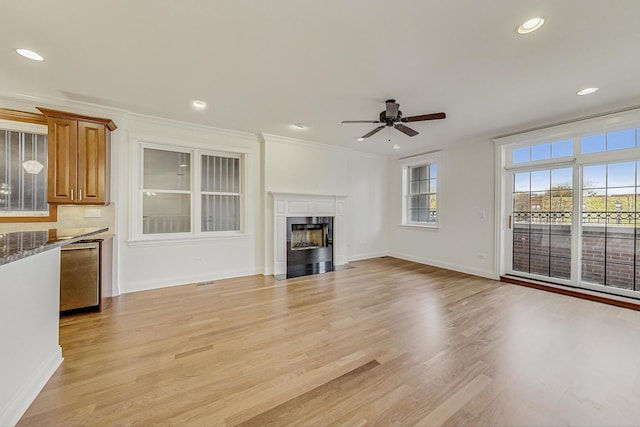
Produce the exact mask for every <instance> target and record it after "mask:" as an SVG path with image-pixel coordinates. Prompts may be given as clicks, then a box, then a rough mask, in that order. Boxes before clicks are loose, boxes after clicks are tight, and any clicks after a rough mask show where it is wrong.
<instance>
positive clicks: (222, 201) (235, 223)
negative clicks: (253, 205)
mask: <svg viewBox="0 0 640 427" xmlns="http://www.w3.org/2000/svg"><path fill="white" fill-rule="evenodd" d="M238 230H240V196H221V195H203V196H202V231H238Z"/></svg>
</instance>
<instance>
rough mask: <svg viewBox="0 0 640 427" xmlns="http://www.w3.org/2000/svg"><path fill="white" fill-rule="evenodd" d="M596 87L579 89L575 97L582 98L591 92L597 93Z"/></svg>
mask: <svg viewBox="0 0 640 427" xmlns="http://www.w3.org/2000/svg"><path fill="white" fill-rule="evenodd" d="M598 89H600V88H598V87H586V88H584V89H580V90H579V91H577V92H576V95H578V96H584V95H591V94H592V93H593V92H595V91H597V90H598Z"/></svg>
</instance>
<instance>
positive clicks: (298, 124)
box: [293, 123, 307, 129]
mask: <svg viewBox="0 0 640 427" xmlns="http://www.w3.org/2000/svg"><path fill="white" fill-rule="evenodd" d="M293 127H294V128H296V129H306V128H307V127H306V126H305V125H303V124H302V123H294V124H293Z"/></svg>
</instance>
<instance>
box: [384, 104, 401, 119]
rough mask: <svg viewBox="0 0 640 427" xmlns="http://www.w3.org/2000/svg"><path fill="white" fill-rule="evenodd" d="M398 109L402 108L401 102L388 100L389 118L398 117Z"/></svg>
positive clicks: (387, 115)
mask: <svg viewBox="0 0 640 427" xmlns="http://www.w3.org/2000/svg"><path fill="white" fill-rule="evenodd" d="M398 110H400V104H398V103H397V102H393V101H391V100H389V101H387V113H386V117H387V119H394V118H396V117H398Z"/></svg>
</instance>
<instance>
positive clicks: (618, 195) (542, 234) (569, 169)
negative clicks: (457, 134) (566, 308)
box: [498, 110, 640, 299]
mask: <svg viewBox="0 0 640 427" xmlns="http://www.w3.org/2000/svg"><path fill="white" fill-rule="evenodd" d="M634 114H635V116H633V117H634V121H632V122H630V123H631V124H627V125H624V124H621V123H620V122H618V121H612V123H614V125H615V126H614V125H611V126H610V127H609V128H606V130H598V127H597V126H595V125H593V123H591V124H589V126H586V125H584V128H585V129H586V130H585V131H584V132H583V133H581V132H580V131H578V130H576V129H577V127H575V126H574V127H575V129H574V127H571V132H568V131H567V132H564V133H563V134H562V137H561V138H555V139H554V138H553V137H551V138H548V139H547V141H546V142H545V138H541V137H539V135H536V138H533V139H532V141H534V142H529V143H523V142H515V143H509V145H506V147H505V146H503V147H502V148H501V149H500V151H498V153H499V154H500V159H501V162H502V170H501V172H500V174H501V186H500V192H501V194H502V197H501V203H502V209H501V212H502V214H501V217H500V224H501V226H500V233H501V240H500V245H501V253H502V258H501V262H502V266H501V274H508V275H513V276H518V277H523V278H529V279H536V280H542V281H545V282H551V283H557V284H560V285H568V286H572V287H581V288H587V289H591V290H597V291H601V292H607V293H614V294H618V295H625V296H630V297H634V298H639V299H640V230H639V229H640V214H639V205H640V203H639V202H640V200H638V194H639V192H640V176H639V175H640V127H638V126H639V124H640V110H639V111H638V112H635V113H634ZM618 119H620V118H619V117H617V118H616V120H618ZM607 123H608V122H607ZM607 123H605V124H607ZM580 125H581V126H582V125H583V124H580ZM576 126H577V125H576ZM563 129H564V128H563ZM565 131H566V129H565ZM569 136H570V137H569ZM506 138H507V139H508V140H512V139H513V138H514V137H506Z"/></svg>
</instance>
